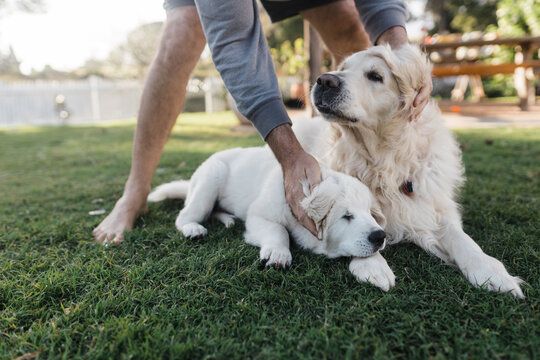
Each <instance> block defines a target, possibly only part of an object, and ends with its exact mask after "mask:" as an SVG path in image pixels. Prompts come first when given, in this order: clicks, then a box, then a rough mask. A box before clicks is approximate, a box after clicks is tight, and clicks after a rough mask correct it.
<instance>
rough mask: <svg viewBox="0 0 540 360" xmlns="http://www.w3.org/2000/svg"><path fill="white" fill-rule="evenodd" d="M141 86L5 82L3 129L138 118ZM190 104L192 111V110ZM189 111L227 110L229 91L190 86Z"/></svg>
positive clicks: (215, 83)
mask: <svg viewBox="0 0 540 360" xmlns="http://www.w3.org/2000/svg"><path fill="white" fill-rule="evenodd" d="M142 86H143V84H142V82H139V81H129V80H122V81H109V80H103V79H100V78H98V77H91V78H89V79H88V80H79V81H32V82H30V81H29V82H17V83H2V82H0V125H20V124H29V125H68V124H69V125H72V124H85V123H95V122H102V121H108V120H118V119H128V118H133V117H135V116H137V110H138V108H139V101H140V96H141V92H142ZM197 100H198V101H197ZM190 101H191V102H192V103H193V105H191V106H187V105H189V103H190ZM186 108H190V110H191V111H205V110H206V111H207V112H213V111H220V110H224V109H225V108H226V102H225V90H224V87H223V84H222V82H221V80H220V79H216V78H208V79H205V81H201V80H198V79H192V80H190V83H189V85H188V93H187V94H186Z"/></svg>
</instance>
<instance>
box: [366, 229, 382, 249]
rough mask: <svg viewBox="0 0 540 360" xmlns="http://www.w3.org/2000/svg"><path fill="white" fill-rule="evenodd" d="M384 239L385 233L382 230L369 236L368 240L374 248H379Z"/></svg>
mask: <svg viewBox="0 0 540 360" xmlns="http://www.w3.org/2000/svg"><path fill="white" fill-rule="evenodd" d="M385 238H386V233H385V232H384V231H382V230H377V231H374V232H372V233H371V234H369V236H368V240H369V242H370V243H372V244H373V245H375V246H381V245H382V244H383V243H384V239H385Z"/></svg>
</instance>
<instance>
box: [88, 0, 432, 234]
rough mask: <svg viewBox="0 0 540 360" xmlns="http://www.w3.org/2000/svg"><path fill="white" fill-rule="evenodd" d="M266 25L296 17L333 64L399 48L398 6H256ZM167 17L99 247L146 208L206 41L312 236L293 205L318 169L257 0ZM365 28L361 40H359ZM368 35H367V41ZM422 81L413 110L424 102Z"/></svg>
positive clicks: (326, 2) (188, 2)
mask: <svg viewBox="0 0 540 360" xmlns="http://www.w3.org/2000/svg"><path fill="white" fill-rule="evenodd" d="M261 2H262V4H263V6H264V7H265V9H266V10H267V12H268V13H269V15H270V18H271V19H272V21H279V20H282V19H284V18H287V17H290V16H293V15H296V14H300V15H301V16H302V17H303V18H304V19H305V20H307V21H308V22H309V23H310V24H311V26H313V28H314V29H315V30H316V31H317V33H318V34H319V35H320V37H321V39H322V41H323V42H324V43H325V45H326V47H327V48H328V50H329V51H330V53H331V55H332V58H333V61H334V63H335V64H337V63H339V62H341V60H343V59H344V58H345V57H346V56H348V55H350V54H352V53H354V52H357V51H360V50H364V49H366V48H367V47H368V46H370V45H371V43H373V44H377V45H378V44H389V45H390V46H391V47H392V48H397V47H399V46H401V45H402V44H405V43H407V41H408V38H407V33H406V30H405V17H406V8H405V5H404V3H403V1H401V0H381V1H364V0H356V3H354V2H353V1H352V0H288V1H287V0H286V1H283V0H273V1H272V0H263V1H261ZM164 7H165V10H166V12H167V20H166V24H165V27H164V31H163V35H162V38H161V41H160V46H159V49H158V52H157V55H156V57H155V59H154V61H153V63H152V65H151V66H150V69H149V72H148V76H147V79H146V82H145V86H144V89H143V94H142V99H141V104H140V110H139V117H138V122H137V126H136V129H135V136H134V142H133V150H132V163H131V169H130V173H129V177H128V179H127V182H126V184H125V187H124V192H123V195H122V197H121V198H120V199H119V200H118V201H117V202H116V204H115V206H114V208H113V210H112V211H111V213H109V215H108V216H107V217H106V218H105V219H104V220H103V221H102V222H101V223H100V224H99V225H98V226H97V227H96V228H95V229H94V231H93V235H94V237H95V239H96V240H97V241H98V242H102V243H120V242H122V241H123V239H124V231H126V230H130V229H132V228H133V225H134V222H135V220H136V218H137V216H139V215H140V214H141V213H143V212H144V211H146V209H147V205H146V197H147V195H148V193H149V191H150V186H151V180H152V176H153V174H154V171H155V169H156V167H157V164H158V162H159V159H160V157H161V153H162V151H163V147H164V145H165V142H166V140H167V138H168V136H169V134H170V132H171V130H172V127H173V125H174V124H175V122H176V119H177V117H178V115H179V113H180V110H181V108H182V105H183V102H184V99H185V95H186V86H187V82H188V80H189V76H190V74H191V71H192V70H193V68H194V67H195V65H196V63H197V60H198V59H199V57H200V55H201V53H202V51H203V49H204V46H205V43H206V41H208V45H209V47H210V50H211V52H212V57H213V60H214V63H215V65H216V68H217V69H218V71H219V72H220V75H221V76H222V78H223V80H224V82H225V85H226V87H227V88H228V90H229V92H230V93H231V94H232V96H233V98H234V99H235V101H236V103H237V106H238V108H239V110H240V112H241V113H242V114H243V115H244V116H246V117H247V118H248V119H250V121H252V122H253V124H254V126H255V127H256V129H257V130H258V131H259V133H260V134H261V136H262V137H263V139H264V140H265V141H266V142H267V144H268V145H269V146H270V148H271V149H272V151H273V152H274V154H275V156H276V158H277V160H278V161H279V163H280V164H281V167H282V169H283V177H284V185H285V194H286V198H287V201H288V203H289V206H290V207H291V210H292V212H293V214H294V215H295V216H296V217H297V219H298V220H299V222H300V223H301V224H302V225H303V226H305V227H306V228H307V229H308V230H309V231H311V232H312V233H313V234H314V235H316V228H315V225H314V223H313V221H312V220H311V219H310V218H309V217H308V216H307V215H306V213H305V212H304V211H303V209H302V207H301V206H300V201H301V200H302V199H303V197H304V193H303V191H302V186H301V180H303V179H307V180H308V181H309V184H310V186H311V187H313V186H315V185H317V184H318V183H319V182H320V181H321V173H320V168H319V164H318V163H317V161H316V160H315V159H314V158H313V157H312V156H311V155H309V154H308V153H306V152H305V151H304V150H303V149H302V147H301V146H300V143H299V142H298V140H297V139H296V137H295V135H294V133H293V131H292V129H291V126H290V125H291V120H290V119H289V116H288V115H287V112H286V110H285V107H284V105H283V102H282V99H281V94H280V92H279V88H278V85H277V77H276V74H275V71H274V68H273V64H272V59H271V56H270V52H269V49H268V45H267V43H266V39H265V38H264V34H263V31H262V26H261V23H260V19H259V14H258V8H257V3H256V0H234V1H215V0H165V3H164ZM366 30H367V33H366ZM368 33H369V36H368ZM431 89H432V85H431V83H430V84H428V85H427V86H425V87H424V88H422V89H421V90H420V91H419V93H418V95H417V97H416V98H415V101H414V105H415V106H416V107H417V108H418V109H419V111H418V113H419V112H420V110H421V109H422V108H423V107H424V106H425V105H426V104H427V102H428V98H429V94H430V92H431Z"/></svg>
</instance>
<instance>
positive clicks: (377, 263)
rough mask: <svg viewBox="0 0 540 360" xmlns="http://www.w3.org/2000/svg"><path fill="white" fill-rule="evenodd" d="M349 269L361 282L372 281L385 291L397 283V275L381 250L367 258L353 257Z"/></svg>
mask: <svg viewBox="0 0 540 360" xmlns="http://www.w3.org/2000/svg"><path fill="white" fill-rule="evenodd" d="M349 270H350V271H351V272H352V273H353V275H354V276H355V277H356V279H357V280H358V281H360V282H370V283H371V284H373V285H375V286H377V287H378V288H379V289H381V290H383V291H388V290H390V288H392V287H394V286H395V285H396V276H395V275H394V273H393V272H392V269H390V267H389V266H388V263H387V262H386V260H385V259H384V258H383V257H382V256H381V254H380V253H379V252H377V253H375V254H374V255H372V256H370V257H367V258H353V259H352V261H351V263H350V265H349Z"/></svg>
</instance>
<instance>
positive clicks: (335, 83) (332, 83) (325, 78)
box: [317, 74, 341, 89]
mask: <svg viewBox="0 0 540 360" xmlns="http://www.w3.org/2000/svg"><path fill="white" fill-rule="evenodd" d="M340 84H341V81H340V80H339V78H338V77H337V76H336V75H332V74H322V75H321V76H319V78H318V79H317V85H319V86H322V87H323V88H328V89H331V88H333V89H335V88H338V87H339V85H340Z"/></svg>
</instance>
